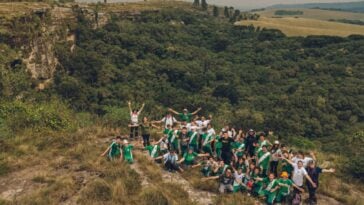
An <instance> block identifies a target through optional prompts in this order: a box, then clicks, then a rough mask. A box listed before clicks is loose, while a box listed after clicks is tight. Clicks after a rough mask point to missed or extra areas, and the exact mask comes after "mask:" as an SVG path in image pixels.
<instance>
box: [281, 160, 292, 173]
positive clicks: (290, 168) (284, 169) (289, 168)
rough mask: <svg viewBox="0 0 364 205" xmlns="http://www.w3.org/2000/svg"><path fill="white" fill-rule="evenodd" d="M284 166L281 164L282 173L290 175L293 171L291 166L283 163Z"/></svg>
mask: <svg viewBox="0 0 364 205" xmlns="http://www.w3.org/2000/svg"><path fill="white" fill-rule="evenodd" d="M284 163H285V164H283V163H282V172H284V171H285V172H287V173H288V176H291V175H292V171H293V167H292V165H291V164H289V163H287V162H284Z"/></svg>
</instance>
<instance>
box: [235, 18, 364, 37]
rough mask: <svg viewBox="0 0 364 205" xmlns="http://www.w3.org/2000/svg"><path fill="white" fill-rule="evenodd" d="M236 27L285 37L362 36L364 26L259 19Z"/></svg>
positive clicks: (237, 23)
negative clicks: (246, 27)
mask: <svg viewBox="0 0 364 205" xmlns="http://www.w3.org/2000/svg"><path fill="white" fill-rule="evenodd" d="M236 25H245V26H249V25H254V26H255V27H261V28H269V29H279V30H281V31H282V32H283V33H285V34H286V35H287V36H308V35H331V36H349V35H352V34H359V35H364V26H359V25H351V24H345V23H337V22H328V21H322V20H315V19H306V18H294V17H285V18H267V17H261V18H259V20H257V21H254V20H247V21H240V22H236Z"/></svg>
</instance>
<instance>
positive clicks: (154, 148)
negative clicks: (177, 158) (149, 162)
mask: <svg viewBox="0 0 364 205" xmlns="http://www.w3.org/2000/svg"><path fill="white" fill-rule="evenodd" d="M145 149H146V150H148V152H149V156H151V157H153V158H157V157H158V155H159V151H160V147H159V145H148V146H146V147H145Z"/></svg>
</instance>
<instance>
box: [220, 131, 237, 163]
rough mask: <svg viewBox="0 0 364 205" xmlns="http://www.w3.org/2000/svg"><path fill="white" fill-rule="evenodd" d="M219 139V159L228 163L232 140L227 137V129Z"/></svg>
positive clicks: (230, 156)
mask: <svg viewBox="0 0 364 205" xmlns="http://www.w3.org/2000/svg"><path fill="white" fill-rule="evenodd" d="M219 141H220V142H221V159H222V160H223V161H224V163H225V164H230V162H231V158H232V156H233V153H232V151H231V149H232V143H233V142H234V140H233V139H232V138H231V137H229V133H228V132H227V131H224V132H223V137H222V138H220V139H219Z"/></svg>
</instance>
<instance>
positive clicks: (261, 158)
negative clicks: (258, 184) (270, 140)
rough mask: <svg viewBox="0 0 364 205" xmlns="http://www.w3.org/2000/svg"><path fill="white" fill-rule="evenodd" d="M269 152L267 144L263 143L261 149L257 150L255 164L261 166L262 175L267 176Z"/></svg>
mask: <svg viewBox="0 0 364 205" xmlns="http://www.w3.org/2000/svg"><path fill="white" fill-rule="evenodd" d="M270 158H271V154H270V152H268V149H267V146H266V145H263V146H262V150H261V151H260V152H258V157H257V165H258V166H259V167H261V169H262V174H263V176H267V171H268V168H269V162H270Z"/></svg>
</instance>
